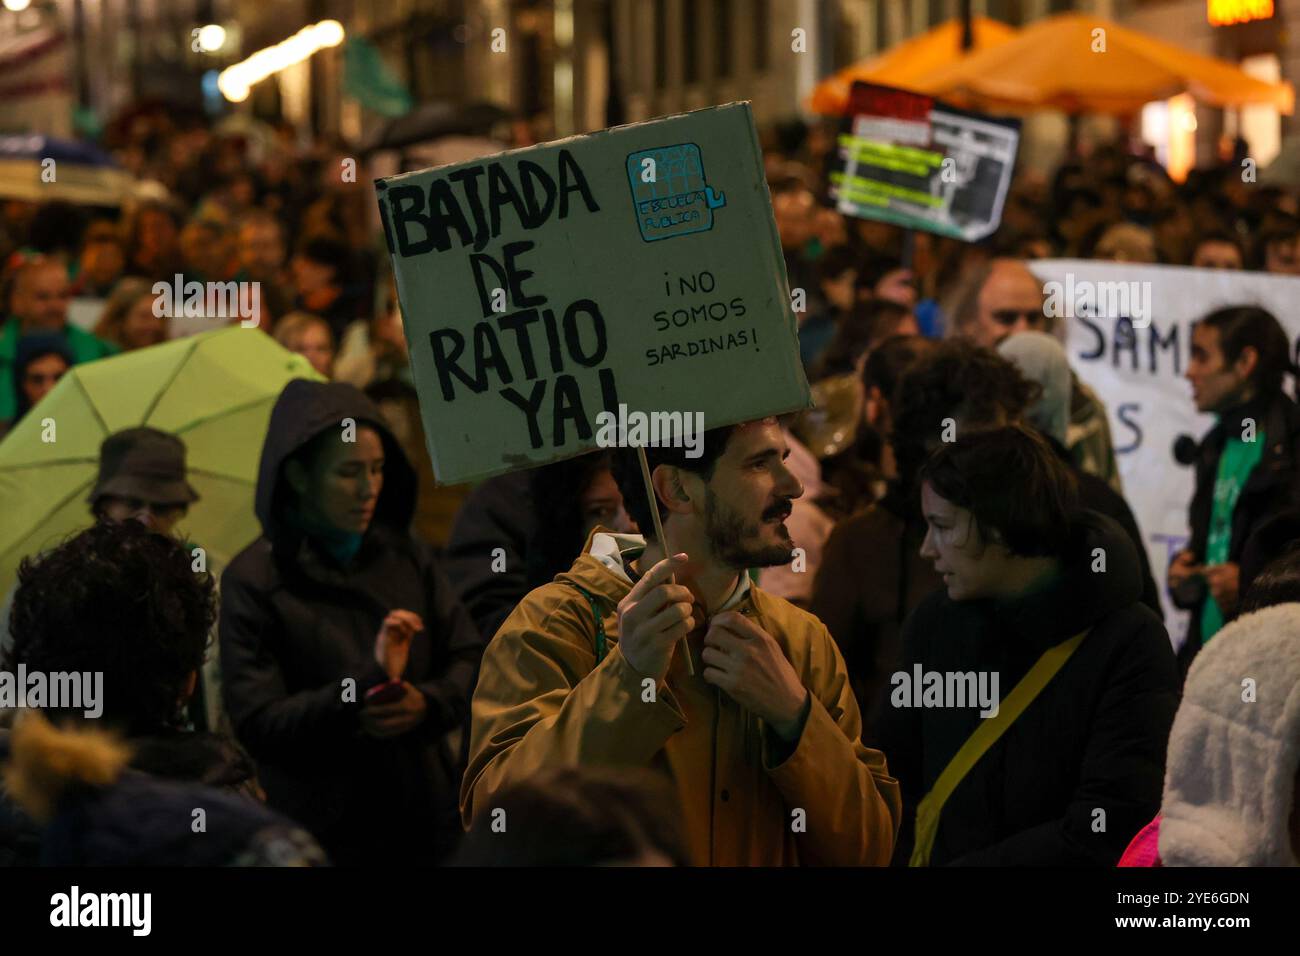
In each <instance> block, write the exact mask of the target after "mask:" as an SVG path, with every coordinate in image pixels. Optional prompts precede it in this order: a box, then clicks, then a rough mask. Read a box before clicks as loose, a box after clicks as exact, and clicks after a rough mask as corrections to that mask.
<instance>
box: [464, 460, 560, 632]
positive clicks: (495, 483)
mask: <svg viewBox="0 0 1300 956" xmlns="http://www.w3.org/2000/svg"><path fill="white" fill-rule="evenodd" d="M536 531H537V519H536V517H534V515H533V495H532V486H531V484H530V482H529V472H526V471H516V472H511V473H510V474H506V475H498V476H497V477H495V478H489V479H487V481H485V482H483V483H482V484H480V485H479V486H478V487H476V488H475V489H474V490H473V491H472V492H470V494H469V497H468V498H466V499H465V503H464V504H462V505H461V508H460V511H459V512H458V513H457V515H456V520H455V522H454V523H453V524H452V526H451V539H450V540H449V541H448V542H447V551H446V556H445V558H444V563H445V565H446V568H447V577H448V578H449V579H450V580H451V583H452V586H453V587H455V589H456V593H457V594H458V595H460V599H461V601H462V602H464V604H465V607H466V609H467V610H468V611H469V613H470V616H471V617H473V618H474V623H475V624H476V625H477V626H478V629H479V633H480V634H482V635H483V640H484V642H487V641H490V640H492V637H493V636H494V635H495V634H496V632H497V630H498V629H499V628H500V627H501V625H502V624H503V623H505V619H506V618H507V617H509V616H510V612H511V611H513V610H514V609H515V606H516V605H517V604H518V603H519V602H520V601H522V600H523V599H524V597H525V595H527V594H528V592H529V591H530V590H532V589H533V587H536V586H538V585H540V584H545V583H547V582H546V581H540V582H532V581H531V580H530V578H529V567H528V544H529V541H530V540H532V538H533V536H534V534H535V533H536ZM497 548H500V549H501V552H500V553H499V554H495V553H494V552H496V549H497ZM498 557H499V558H500V563H498V561H497V558H498ZM563 570H566V571H567V570H568V568H564V569H563Z"/></svg>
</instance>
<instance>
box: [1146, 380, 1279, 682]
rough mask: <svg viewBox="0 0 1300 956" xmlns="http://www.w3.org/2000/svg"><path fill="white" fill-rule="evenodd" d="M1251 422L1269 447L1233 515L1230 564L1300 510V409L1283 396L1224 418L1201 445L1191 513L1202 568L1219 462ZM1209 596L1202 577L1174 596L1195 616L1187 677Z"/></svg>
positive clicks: (1185, 657)
mask: <svg viewBox="0 0 1300 956" xmlns="http://www.w3.org/2000/svg"><path fill="white" fill-rule="evenodd" d="M1247 418H1253V419H1254V421H1255V428H1256V430H1257V432H1262V433H1263V435H1264V440H1265V441H1266V442H1267V443H1268V445H1267V447H1266V448H1265V449H1264V455H1263V457H1262V458H1261V459H1260V462H1259V464H1258V465H1256V466H1255V470H1254V471H1252V472H1251V473H1250V477H1249V478H1248V479H1246V484H1245V485H1244V486H1243V487H1242V489H1241V496H1240V497H1239V498H1238V499H1237V506H1236V508H1234V509H1233V511H1232V537H1231V538H1230V540H1229V542H1228V561H1229V562H1232V563H1236V564H1240V563H1241V555H1242V551H1243V549H1244V548H1245V547H1246V542H1247V541H1248V540H1249V539H1250V536H1251V535H1252V534H1254V532H1255V531H1256V530H1258V529H1259V527H1260V526H1261V525H1263V524H1265V523H1266V522H1267V521H1268V520H1269V519H1270V518H1272V517H1274V516H1275V515H1278V514H1281V513H1282V512H1283V511H1286V510H1288V509H1294V508H1296V507H1300V408H1297V407H1296V404H1295V402H1293V401H1291V399H1290V398H1288V397H1287V396H1286V395H1285V394H1283V393H1281V392H1279V393H1278V394H1277V395H1275V396H1274V397H1273V398H1272V399H1271V400H1268V401H1255V402H1251V403H1248V404H1247V405H1245V406H1242V407H1241V408H1237V409H1234V410H1233V411H1231V412H1229V413H1226V414H1224V415H1223V416H1222V417H1221V419H1220V421H1219V423H1218V424H1217V425H1215V426H1214V427H1213V428H1212V429H1210V431H1209V432H1207V433H1206V436H1205V438H1203V439H1202V440H1201V444H1200V448H1199V450H1198V452H1197V456H1196V490H1195V492H1193V494H1192V503H1191V505H1190V506H1189V507H1188V509H1187V522H1188V526H1189V527H1190V528H1191V532H1192V535H1191V538H1190V540H1189V541H1188V543H1187V549H1188V550H1189V551H1191V552H1192V554H1193V555H1194V556H1195V558H1196V562H1197V563H1198V564H1199V563H1201V562H1202V561H1204V560H1205V547H1206V544H1207V543H1208V540H1209V535H1210V518H1211V516H1212V515H1213V510H1214V483H1215V481H1216V479H1217V478H1218V475H1219V458H1220V457H1221V456H1222V455H1223V447H1224V445H1225V444H1226V443H1227V437H1228V435H1229V434H1236V435H1237V436H1239V437H1240V436H1241V435H1242V433H1243V422H1244V420H1245V419H1247ZM1205 594H1206V588H1205V583H1204V581H1203V580H1202V579H1200V578H1196V579H1193V580H1192V581H1190V582H1188V586H1185V587H1183V588H1181V589H1179V590H1178V591H1173V590H1171V591H1170V596H1171V597H1172V598H1173V601H1174V604H1175V605H1176V606H1178V607H1180V608H1183V609H1184V610H1188V611H1191V616H1190V618H1189V620H1188V622H1187V640H1186V641H1184V642H1183V646H1182V648H1181V649H1180V650H1179V652H1178V665H1179V668H1180V670H1181V672H1182V673H1183V675H1184V676H1186V674H1187V669H1188V668H1189V667H1191V665H1192V659H1193V658H1194V657H1196V653H1197V652H1198V651H1199V650H1200V649H1201V607H1202V605H1203V604H1204V601H1205ZM1238 597H1240V595H1238Z"/></svg>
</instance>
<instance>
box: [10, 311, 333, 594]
mask: <svg viewBox="0 0 1300 956" xmlns="http://www.w3.org/2000/svg"><path fill="white" fill-rule="evenodd" d="M294 378H312V379H319V378H320V376H319V375H317V374H316V372H315V371H314V370H313V369H312V367H311V365H310V364H309V363H308V362H307V360H306V359H304V358H303V357H302V356H299V355H295V354H293V353H292V352H288V351H286V350H285V349H284V348H282V347H281V346H280V345H278V344H277V343H276V342H275V341H274V340H273V339H272V338H271V337H270V336H268V335H265V334H264V333H262V332H261V331H259V330H257V329H247V328H241V327H228V328H223V329H219V330H217V331H214V332H205V333H203V334H201V335H195V336H191V337H189V338H184V339H177V340H176V341H174V342H167V343H164V344H162V345H155V346H153V347H151V348H146V349H140V350H138V351H134V352H127V353H126V354H123V355H117V356H114V357H112V358H107V359H101V360H100V361H97V362H88V363H86V364H84V365H77V366H74V367H73V368H72V369H70V370H69V371H68V373H67V374H66V375H64V376H63V378H62V379H61V380H60V381H59V383H58V385H56V386H55V387H54V389H53V390H52V391H51V392H50V393H49V394H48V395H46V396H45V398H43V399H42V400H41V401H40V403H39V404H37V405H36V406H35V407H34V408H32V409H31V410H30V411H28V413H27V414H26V415H25V416H23V418H22V420H21V421H20V422H19V423H18V424H17V425H16V426H15V427H14V429H13V430H12V431H11V432H10V433H9V434H8V435H7V436H5V438H4V440H3V441H0V515H3V519H2V520H0V594H3V593H7V592H8V590H9V589H10V588H11V587H12V586H13V583H14V580H15V577H16V575H17V570H18V563H19V561H21V560H22V559H23V558H24V557H26V556H28V555H33V554H36V553H38V552H40V551H42V550H45V549H46V548H49V547H50V546H52V545H54V544H57V543H58V542H59V541H60V540H61V539H62V538H64V537H66V536H67V535H68V533H69V532H73V531H76V530H78V529H81V528H84V527H86V526H87V525H89V524H90V521H91V517H90V506H89V505H88V504H87V502H86V495H87V494H89V492H90V489H91V487H92V486H93V485H94V483H95V477H96V475H97V473H98V469H99V445H100V442H102V441H103V440H104V438H105V437H107V436H108V435H110V434H112V433H113V432H116V431H120V430H121V429H123V428H131V427H135V426H138V425H148V426H150V427H152V428H157V429H159V430H160V431H165V432H170V433H171V434H173V435H176V436H177V437H178V438H180V439H181V440H182V441H184V442H185V446H186V451H187V464H188V467H189V481H190V484H191V485H193V486H194V489H195V490H196V491H197V492H198V493H199V495H200V498H199V500H198V501H196V502H195V503H194V504H193V505H192V506H191V507H190V511H189V514H188V515H186V517H185V519H184V520H183V521H182V522H181V524H180V527H179V529H178V532H177V533H178V535H179V536H180V537H182V538H183V539H185V540H188V541H192V542H194V543H195V544H196V545H200V546H202V547H203V549H204V550H205V552H206V553H207V560H208V568H209V570H212V569H213V568H214V567H221V566H224V565H225V564H226V563H228V562H229V561H230V559H231V558H232V557H234V556H235V555H236V554H238V553H239V551H240V549H242V548H244V547H245V546H246V545H248V544H249V543H250V542H252V541H253V540H254V539H255V538H256V537H257V536H258V534H259V533H260V529H259V526H258V522H257V518H256V516H255V515H254V514H253V494H254V491H255V489H256V485H257V465H258V459H259V458H260V457H261V453H262V440H263V438H264V437H265V436H266V426H267V422H268V420H269V419H270V416H271V406H272V405H274V404H275V400H276V398H277V397H278V396H279V394H280V391H281V390H282V389H283V388H284V386H285V384H286V383H287V382H288V381H289V380H290V379H294Z"/></svg>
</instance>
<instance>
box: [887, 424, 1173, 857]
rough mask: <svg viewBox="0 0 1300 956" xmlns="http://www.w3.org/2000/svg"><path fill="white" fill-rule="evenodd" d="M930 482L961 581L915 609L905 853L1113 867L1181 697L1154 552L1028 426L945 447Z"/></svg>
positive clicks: (931, 524)
mask: <svg viewBox="0 0 1300 956" xmlns="http://www.w3.org/2000/svg"><path fill="white" fill-rule="evenodd" d="M920 479H921V506H922V513H923V514H924V516H925V521H926V524H927V526H928V530H927V533H926V536H925V539H924V541H923V542H922V546H921V555H922V556H923V557H925V558H928V559H929V560H931V561H933V562H934V567H935V571H936V572H938V573H939V575H940V576H941V579H942V581H943V587H942V588H941V589H939V590H937V591H935V592H933V593H932V594H930V596H929V597H928V598H926V599H925V600H924V601H923V602H922V603H921V605H920V607H918V608H917V609H916V611H915V612H913V613H912V615H911V616H910V617H909V618H908V620H907V623H906V625H905V626H904V630H903V652H904V653H903V665H902V668H901V669H900V670H899V671H898V672H897V673H896V674H894V676H893V678H892V679H891V683H892V684H893V687H894V689H893V691H892V693H891V694H890V706H889V707H888V708H886V715H885V720H884V732H883V735H882V737H883V742H884V749H885V751H886V753H888V754H889V755H890V766H891V768H892V769H893V770H894V772H895V774H896V776H897V777H898V780H899V783H900V785H901V787H902V789H903V801H904V820H903V830H902V833H901V834H900V838H899V846H900V848H901V849H900V851H899V852H898V853H896V855H895V859H896V860H903V861H906V860H910V861H911V863H912V865H913V866H927V865H944V864H948V865H975V866H1026V865H1055V866H1066V865H1076V866H1077V865H1088V864H1091V865H1103V866H1113V865H1114V864H1115V862H1116V861H1117V860H1118V859H1119V856H1120V854H1121V852H1122V851H1123V850H1124V847H1125V845H1126V843H1127V840H1128V837H1129V836H1130V835H1131V834H1133V833H1135V832H1136V831H1137V830H1138V829H1139V828H1140V827H1141V826H1143V825H1144V824H1145V823H1146V822H1147V821H1148V820H1150V819H1151V817H1152V815H1153V814H1154V813H1155V811H1156V809H1157V807H1158V806H1159V804H1160V792H1161V783H1162V781H1163V778H1164V752H1165V742H1166V740H1167V738H1168V735H1169V727H1170V723H1171V722H1172V720H1173V715H1174V710H1175V708H1176V707H1177V703H1178V674H1177V671H1176V669H1175V666H1174V657H1173V651H1172V650H1171V648H1170V646H1169V637H1168V635H1167V634H1166V633H1165V629H1164V626H1163V625H1162V624H1161V623H1160V621H1159V620H1158V619H1157V618H1156V617H1155V615H1154V614H1152V613H1151V611H1150V609H1149V608H1146V607H1144V606H1142V604H1141V603H1140V601H1139V597H1140V595H1141V578H1140V575H1139V574H1138V573H1137V571H1138V560H1137V554H1136V550H1135V548H1134V547H1133V544H1132V542H1131V541H1130V539H1129V537H1128V535H1127V534H1125V533H1124V531H1123V530H1122V529H1121V528H1120V527H1119V525H1118V524H1116V523H1115V522H1114V521H1112V520H1111V519H1109V518H1107V517H1105V516H1103V515H1101V514H1099V513H1097V512H1092V511H1080V510H1079V509H1078V490H1077V486H1076V483H1075V479H1074V477H1073V475H1072V474H1071V472H1070V470H1069V467H1068V465H1067V464H1066V463H1065V462H1063V461H1062V460H1061V459H1060V457H1059V456H1058V455H1057V454H1056V453H1055V452H1053V451H1052V449H1051V448H1049V447H1048V446H1047V444H1046V443H1045V442H1044V441H1043V440H1042V439H1041V438H1039V437H1038V436H1037V435H1036V434H1034V433H1033V432H1031V431H1029V430H1027V429H1024V428H1021V427H1018V426H1013V427H1007V428H1000V429H992V430H985V431H976V432H975V433H973V434H971V435H969V436H967V437H958V438H957V440H956V441H954V442H950V443H945V444H942V445H941V446H940V447H939V449H938V450H937V451H936V452H935V453H934V454H933V455H932V456H931V457H930V458H929V459H928V460H927V461H926V463H925V464H924V466H923V467H922V469H921V474H920Z"/></svg>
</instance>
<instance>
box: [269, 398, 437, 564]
mask: <svg viewBox="0 0 1300 956" xmlns="http://www.w3.org/2000/svg"><path fill="white" fill-rule="evenodd" d="M347 418H350V419H352V420H353V421H355V422H356V424H357V425H358V426H361V425H362V424H365V425H369V426H370V427H372V428H374V429H375V431H377V432H378V433H379V436H380V438H381V440H382V441H383V444H384V487H383V490H382V491H380V493H379V501H378V502H377V504H376V505H375V516H374V520H373V521H372V526H373V525H375V524H382V525H384V526H386V527H388V528H390V529H393V530H395V531H398V532H400V533H402V534H405V533H406V532H407V530H408V529H409V528H410V525H411V516H412V515H413V514H414V512H415V490H416V478H415V469H414V468H412V467H411V463H410V461H409V460H407V457H406V454H405V453H404V452H403V451H402V448H401V445H399V444H398V443H397V439H395V438H394V437H393V434H392V432H390V431H389V430H388V426H387V425H385V424H384V418H383V414H382V413H381V412H380V411H379V408H378V407H377V406H376V405H375V404H374V403H373V402H372V401H370V399H368V398H366V396H365V395H364V394H362V393H361V392H360V391H359V390H357V389H356V388H354V387H353V386H351V385H344V384H342V383H339V382H329V383H325V382H311V381H308V380H306V379H294V380H293V381H291V382H290V383H289V384H288V385H286V386H285V387H284V391H283V392H281V393H280V397H279V398H278V399H276V402H275V407H274V408H273V409H272V410H271V421H270V424H269V425H268V426H267V430H266V441H265V442H264V444H263V445H262V460H261V464H260V465H259V466H258V470H257V496H256V498H255V499H254V510H255V511H256V512H257V520H258V521H260V522H261V524H262V533H263V534H264V535H265V536H266V538H267V539H268V540H270V541H272V542H273V543H274V542H277V541H282V540H284V539H286V538H288V537H291V536H294V528H293V524H292V522H291V521H290V520H288V518H289V516H288V512H287V509H288V508H289V507H290V506H291V502H292V494H291V493H290V492H289V491H288V489H287V487H286V483H285V481H284V474H283V472H284V463H285V461H287V460H288V459H289V458H290V457H291V456H292V455H293V454H294V453H295V452H297V451H298V450H299V449H300V448H302V447H303V446H304V445H306V444H307V443H308V442H310V441H311V440H312V439H313V438H315V437H316V436H317V435H319V434H321V432H323V431H325V430H326V429H329V428H336V429H341V428H342V427H343V420H344V419H347Z"/></svg>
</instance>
